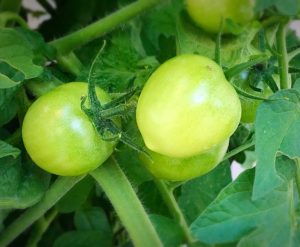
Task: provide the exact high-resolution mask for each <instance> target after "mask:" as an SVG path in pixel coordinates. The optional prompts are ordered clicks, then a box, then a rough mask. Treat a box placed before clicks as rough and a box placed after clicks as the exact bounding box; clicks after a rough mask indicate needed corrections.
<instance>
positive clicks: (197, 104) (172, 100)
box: [136, 54, 241, 158]
mask: <svg viewBox="0 0 300 247" xmlns="http://www.w3.org/2000/svg"><path fill="white" fill-rule="evenodd" d="M240 117H241V104H240V100H239V97H238V95H237V93H236V92H235V90H234V88H233V87H232V85H231V84H230V83H229V82H228V81H227V80H226V78H225V76H224V74H223V71H222V69H221V67H220V66H219V65H218V64H216V63H215V62H214V61H212V60H211V59H209V58H206V57H203V56H199V55H192V54H186V55H181V56H177V57H175V58H172V59H170V60H168V61H167V62H165V63H164V64H162V65H161V66H160V67H159V68H158V69H157V70H156V71H155V72H154V73H153V74H152V75H151V76H150V78H149V79H148V81H147V83H146V84H145V86H144V88H143V90H142V92H141V95H140V97H139V101H138V104H137V110H136V119H137V124H138V128H139V130H140V132H141V134H142V136H143V139H144V141H145V144H146V146H147V147H148V148H149V149H150V150H152V151H154V152H157V153H159V154H163V155H166V156H170V157H176V158H184V157H191V156H194V155H197V154H199V153H202V152H204V151H207V150H209V149H211V148H212V147H214V146H216V145H219V144H220V143H223V142H224V141H225V140H227V139H228V138H229V137H230V136H231V135H232V134H233V132H234V131H235V129H236V128H237V126H238V124H239V121H240Z"/></svg>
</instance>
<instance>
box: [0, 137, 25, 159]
mask: <svg viewBox="0 0 300 247" xmlns="http://www.w3.org/2000/svg"><path fill="white" fill-rule="evenodd" d="M20 153H21V150H20V149H18V148H15V147H13V146H11V145H9V144H8V143H6V142H4V141H1V140H0V160H1V158H3V157H7V156H12V157H13V158H17V157H18V156H19V155H20Z"/></svg>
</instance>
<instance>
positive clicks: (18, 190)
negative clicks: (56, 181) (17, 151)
mask: <svg viewBox="0 0 300 247" xmlns="http://www.w3.org/2000/svg"><path fill="white" fill-rule="evenodd" d="M0 177H1V179H0V209H5V208H18V209H22V208H27V207H30V206H32V205H33V204H35V203H37V202H38V201H39V200H40V199H41V198H42V196H43V195H44V192H45V191H46V189H47V188H48V185H49V181H50V175H49V174H48V173H46V172H44V171H42V170H41V169H39V168H38V167H37V166H36V165H34V164H33V163H31V162H29V161H28V162H25V163H22V162H21V159H20V157H19V158H17V159H14V158H12V157H5V158H2V159H0Z"/></svg>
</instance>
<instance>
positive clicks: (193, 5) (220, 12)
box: [185, 0, 255, 33]
mask: <svg viewBox="0 0 300 247" xmlns="http://www.w3.org/2000/svg"><path fill="white" fill-rule="evenodd" d="M185 3H186V9H187V12H188V14H189V15H190V17H191V19H192V20H193V21H194V22H195V23H196V24H197V25H198V26H200V27H201V28H203V29H204V30H206V31H208V32H211V33H217V32H218V31H219V30H220V23H221V21H222V19H223V20H225V19H231V20H233V21H234V22H236V23H238V24H241V25H245V24H247V23H249V22H250V21H251V20H252V19H253V17H254V10H253V8H254V5H255V1H254V0H216V1H207V0H186V1H185ZM225 31H226V30H225Z"/></svg>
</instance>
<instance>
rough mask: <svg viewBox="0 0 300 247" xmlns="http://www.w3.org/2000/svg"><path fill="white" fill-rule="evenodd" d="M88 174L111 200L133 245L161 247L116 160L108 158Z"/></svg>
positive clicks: (137, 246) (138, 246)
mask: <svg viewBox="0 0 300 247" xmlns="http://www.w3.org/2000/svg"><path fill="white" fill-rule="evenodd" d="M90 174H91V175H92V176H93V177H94V179H95V180H96V181H97V182H98V183H99V185H100V186H101V187H102V189H103V190H104V192H105V193H106V195H107V197H108V198H109V200H110V201H111V203H112V205H113V207H114V208H115V210H116V212H117V214H118V216H119V217H120V219H121V221H122V223H123V225H124V226H125V228H126V229H127V231H128V233H129V235H130V237H131V239H132V241H133V244H134V246H136V247H154V246H155V247H162V246H163V245H162V243H161V241H160V239H159V237H158V235H157V233H156V231H155V229H154V227H153V225H152V224H151V221H150V219H149V217H148V215H147V213H146V212H145V209H144V208H143V206H142V204H141V202H140V201H139V199H138V197H137V195H136V193H135V191H134V190H133V188H132V186H131V184H130V182H129V181H128V179H127V177H126V176H125V174H124V173H123V171H122V170H121V168H120V167H119V166H118V164H117V163H116V161H115V160H114V159H109V160H108V161H107V162H106V163H104V164H103V165H101V166H100V167H99V168H97V169H96V170H94V171H92V172H90Z"/></svg>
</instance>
